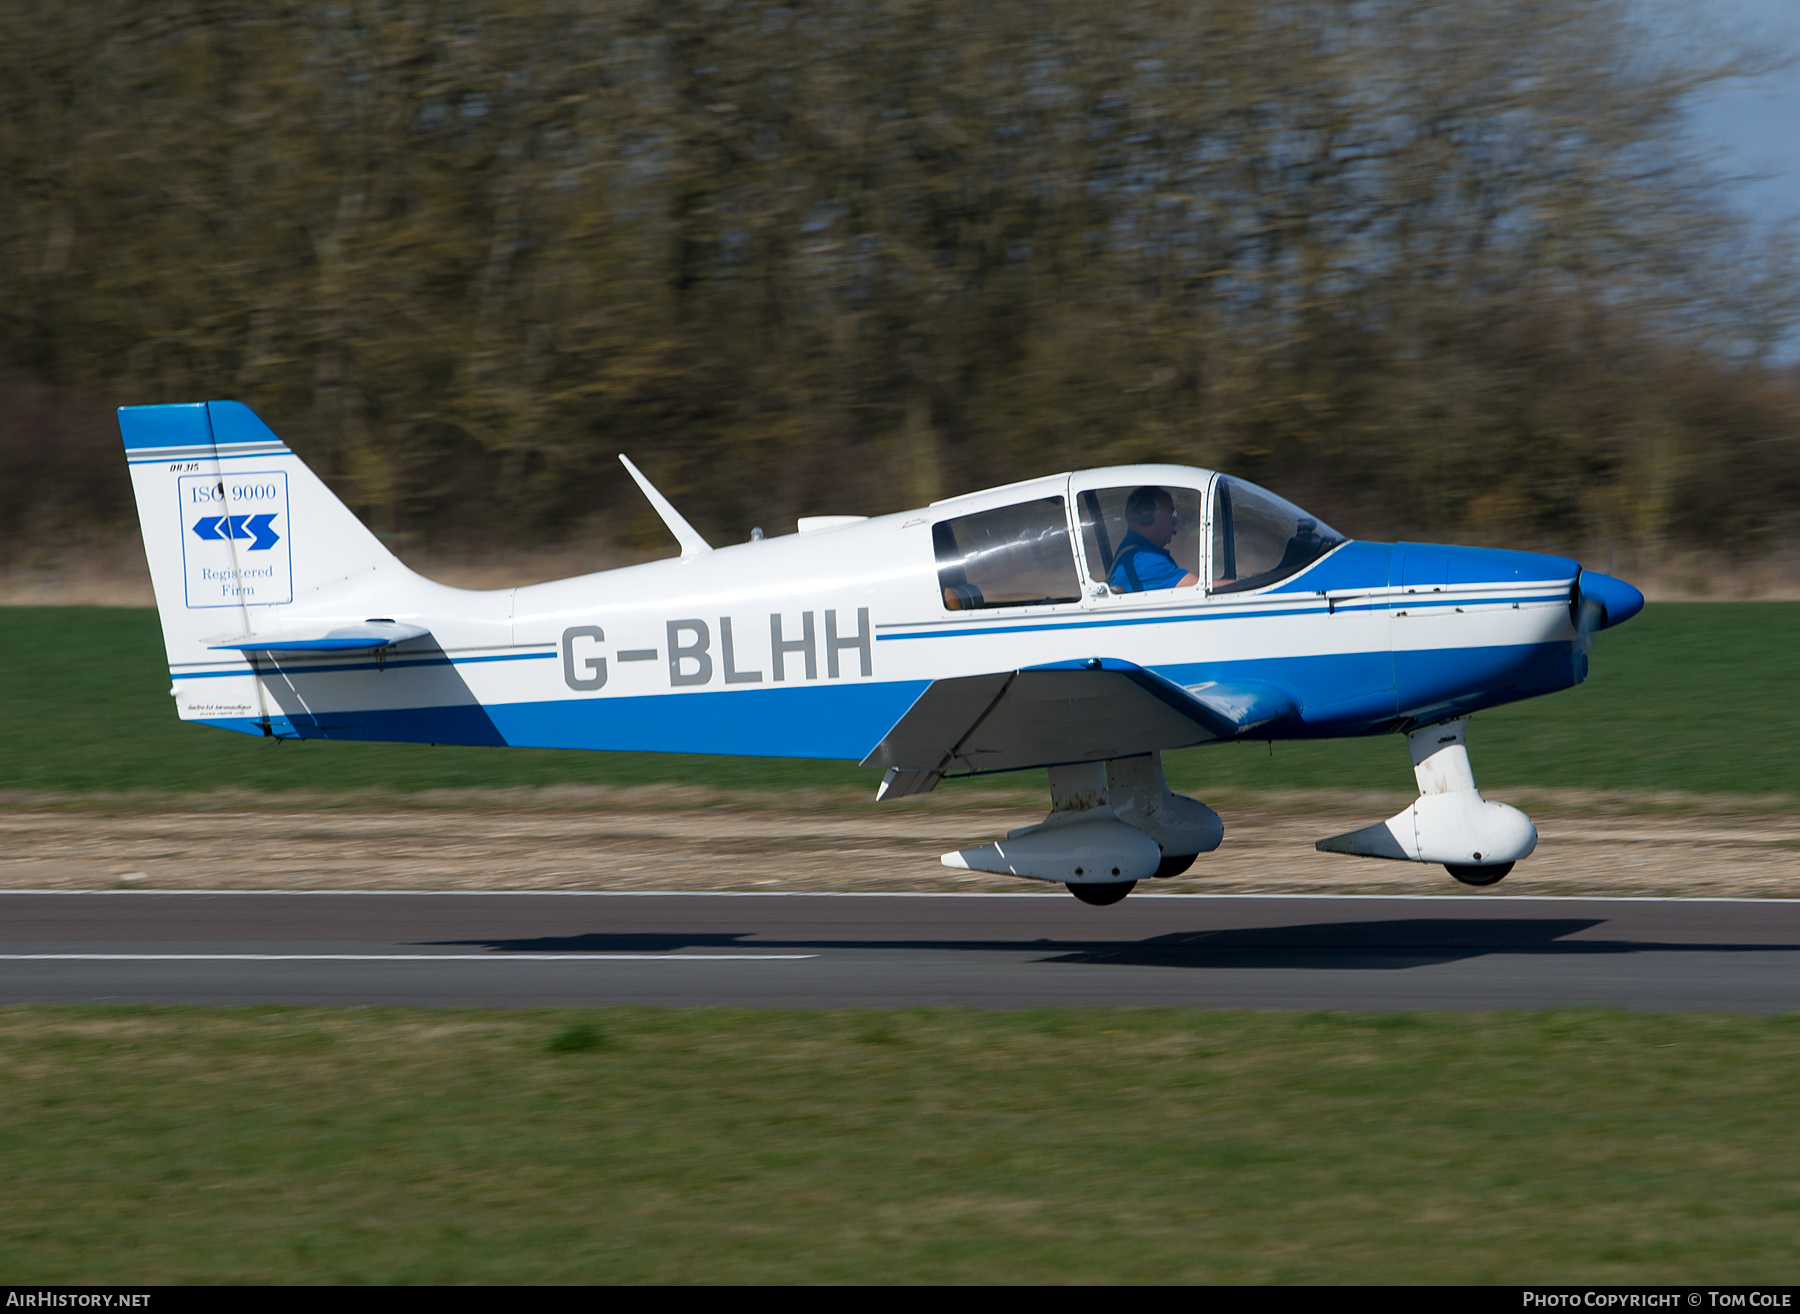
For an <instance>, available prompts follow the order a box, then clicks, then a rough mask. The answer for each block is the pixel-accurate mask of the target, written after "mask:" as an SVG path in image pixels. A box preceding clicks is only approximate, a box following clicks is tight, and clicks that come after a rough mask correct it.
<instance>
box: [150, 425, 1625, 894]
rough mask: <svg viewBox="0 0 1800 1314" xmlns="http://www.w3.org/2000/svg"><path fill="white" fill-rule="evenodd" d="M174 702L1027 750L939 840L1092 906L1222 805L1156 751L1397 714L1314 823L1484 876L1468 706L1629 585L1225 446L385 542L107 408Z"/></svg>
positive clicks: (1154, 863) (262, 432)
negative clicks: (553, 529) (460, 576)
mask: <svg viewBox="0 0 1800 1314" xmlns="http://www.w3.org/2000/svg"><path fill="white" fill-rule="evenodd" d="M119 427H120V430H121V432H122V434H123V436H124V439H125V448H126V454H127V456H128V458H129V461H130V465H131V474H132V483H133V487H134V489H135V492H136V495H137V505H138V516H139V519H140V521H141V523H142V527H143V533H144V547H145V552H146V555H147V556H148V558H149V564H150V572H151V577H152V580H153V582H154V584H155V589H156V601H157V608H158V610H159V612H160V613H161V618H162V628H163V637H164V640H165V642H166V644H167V647H168V659H169V673H170V676H171V677H172V684H173V687H172V688H171V689H170V693H171V695H172V696H173V697H174V699H175V704H176V707H177V709H178V710H179V713H180V715H181V718H182V719H183V720H185V721H197V722H199V723H201V724H203V725H210V726H217V727H219V728H220V729H224V730H235V731H238V732H240V733H243V734H249V735H260V736H267V737H272V738H275V739H364V740H387V741H401V742H413V743H431V744H490V745H497V746H498V745H515V746H530V747H536V748H586V749H609V750H621V749H625V750H652V751H658V752H676V753H727V754H740V755H746V756H760V757H803V758H843V759H850V760H853V761H857V762H860V763H862V764H863V765H865V766H870V767H879V768H882V769H883V771H884V774H883V776H882V780H881V784H880V787H879V790H878V792H877V794H876V797H877V798H878V799H892V798H901V797H905V796H907V795H911V794H920V793H924V792H926V791H928V790H930V789H932V788H934V787H935V786H936V785H937V784H938V782H939V781H940V780H943V779H945V778H946V777H953V776H968V775H975V774H978V773H979V774H986V773H991V772H997V771H1014V770H1020V769H1023V768H1027V767H1047V768H1048V769H1049V778H1050V796H1051V804H1050V813H1049V815H1048V816H1047V817H1046V818H1045V819H1044V821H1042V822H1041V823H1039V824H1038V825H1035V826H1029V827H1026V828H1024V829H1022V830H1017V831H1014V832H1012V833H1011V834H1009V835H1008V836H1007V837H1006V838H1005V839H1002V840H996V841H995V842H993V843H991V844H985V845H980V846H977V847H974V848H969V849H964V850H961V851H959V852H956V853H949V854H945V855H944V857H943V862H944V863H945V865H947V866H951V867H958V868H964V869H970V870H977V871H984V872H996V873H1004V874H1010V875H1014V876H1022V877H1029V878H1032V879H1035V880H1041V881H1051V882H1062V883H1064V884H1066V885H1067V886H1068V888H1069V890H1070V891H1071V892H1072V893H1074V894H1075V895H1076V896H1077V897H1078V898H1080V899H1082V900H1083V901H1085V902H1087V903H1091V904H1109V903H1113V902H1116V901H1117V900H1119V899H1121V898H1123V897H1124V896H1125V895H1126V894H1127V893H1128V892H1129V891H1130V890H1131V888H1132V886H1133V885H1134V884H1135V883H1136V882H1137V881H1139V880H1142V879H1145V878H1149V877H1157V876H1173V875H1175V874H1177V873H1179V872H1182V871H1185V870H1186V869H1187V868H1188V867H1189V866H1190V865H1191V864H1192V863H1193V862H1194V860H1195V858H1196V857H1197V856H1198V855H1200V854H1202V853H1208V852H1211V851H1212V850H1213V849H1215V848H1217V847H1218V845H1219V842H1220V839H1221V838H1222V836H1223V834H1224V827H1223V824H1222V823H1221V822H1220V820H1219V817H1218V815H1217V814H1216V813H1215V812H1214V811H1213V810H1212V809H1211V808H1209V807H1207V806H1206V805H1205V804H1203V803H1200V802H1197V801H1196V800H1194V799H1190V798H1184V797H1182V796H1180V795H1176V794H1172V793H1171V792H1170V790H1169V788H1168V785H1167V784H1166V782H1165V781H1164V778H1163V769H1162V753H1163V751H1164V750H1167V749H1174V748H1186V747H1189V746H1192V745H1198V744H1209V743H1223V742H1228V741H1231V740H1241V739H1251V740H1274V739H1284V740H1288V739H1327V738H1337V737H1344V736H1360V735H1376V734H1387V733H1390V732H1404V733H1405V735H1406V737H1407V743H1408V747H1409V748H1410V750H1411V755H1412V762H1413V769H1414V773H1415V777H1416V779H1417V782H1418V787H1419V797H1418V799H1417V800H1416V801H1415V802H1414V803H1413V804H1412V805H1411V806H1409V807H1408V808H1406V809H1405V810H1404V811H1403V812H1401V813H1399V814H1398V815H1397V816H1394V817H1391V818H1389V819H1388V820H1386V821H1383V822H1377V823H1375V824H1374V825H1371V826H1367V827H1365V828H1363V829H1361V830H1356V831H1352V832H1350V833H1348V834H1344V835H1338V836H1335V837H1333V838H1330V839H1324V840H1320V841H1319V843H1318V847H1319V848H1320V849H1323V850H1328V851H1331V852H1337V853H1348V854H1358V855H1362V856H1365V857H1374V858H1390V859H1399V860H1404V861H1410V862H1421V863H1441V864H1442V865H1443V866H1445V867H1446V868H1448V870H1449V872H1450V874H1451V875H1452V876H1454V877H1455V878H1456V879H1457V880H1460V881H1463V882H1465V883H1467V884H1470V885H1490V884H1492V883H1493V882H1495V881H1498V880H1499V879H1501V878H1502V877H1503V876H1505V875H1506V873H1507V872H1508V871H1509V870H1511V868H1512V866H1513V864H1514V863H1515V862H1516V861H1518V860H1519V859H1521V858H1524V857H1526V856H1527V855H1529V854H1530V853H1531V851H1532V850H1533V848H1534V847H1535V846H1536V844H1537V831H1536V828H1535V827H1534V826H1533V825H1532V823H1531V821H1530V819H1529V818H1527V817H1526V816H1525V815H1524V814H1522V813H1520V812H1518V811H1517V810H1515V809H1513V808H1511V807H1508V806H1507V805H1506V804H1504V803H1498V802H1494V801H1492V800H1489V799H1486V798H1483V797H1482V795H1481V793H1480V791H1479V790H1478V789H1477V788H1476V784H1475V777H1474V774H1473V772H1472V770H1471V768H1470V765H1469V755H1468V749H1467V747H1466V738H1465V730H1466V727H1467V723H1468V718H1469V716H1470V714H1471V713H1474V712H1478V711H1481V710H1483V709H1485V708H1489V707H1497V706H1500V705H1501V704H1504V703H1510V702H1516V701H1518V700H1519V699H1523V698H1531V697H1534V696H1536V695H1538V694H1546V693H1551V692H1554V691H1556V690H1559V689H1566V688H1569V687H1570V686H1572V685H1576V684H1579V683H1581V681H1582V680H1584V679H1585V678H1586V677H1587V669H1588V653H1589V648H1590V641H1591V637H1592V635H1593V633H1594V632H1595V631H1597V630H1600V629H1604V628H1605V627H1607V626H1610V625H1617V624H1619V623H1621V622H1623V621H1625V620H1628V619H1630V618H1631V617H1632V616H1633V615H1635V614H1636V613H1637V612H1638V611H1639V609H1640V608H1642V606H1643V604H1644V597H1643V594H1641V593H1640V592H1638V590H1637V589H1635V588H1633V587H1632V586H1631V585H1630V584H1627V583H1625V582H1624V581H1622V580H1618V579H1614V578H1612V577H1610V576H1608V575H1603V574H1598V573H1596V572H1594V571H1591V570H1583V569H1582V568H1581V566H1580V564H1579V563H1578V562H1575V561H1572V560H1569V559H1567V558H1564V557H1556V556H1544V555H1539V554H1536V553H1528V552H1510V551H1498V550H1490V549H1485V548H1470V547H1442V546H1433V545H1428V544H1419V543H1369V542H1363V541H1360V540H1356V539H1349V538H1345V537H1344V536H1343V535H1342V534H1339V533H1338V532H1337V531H1336V530H1334V529H1332V528H1331V527H1330V526H1328V525H1326V524H1325V523H1323V522H1322V521H1320V520H1319V519H1318V518H1317V517H1316V516H1311V515H1308V514H1307V513H1306V512H1304V511H1302V510H1300V509H1299V508H1298V507H1296V506H1294V505H1292V504H1291V503H1289V502H1286V501H1284V500H1283V499H1281V498H1280V497H1277V496H1275V495H1274V494H1272V493H1270V492H1268V491H1266V490H1264V489H1262V488H1259V487H1257V486H1256V485H1254V484H1250V483H1247V482H1245V481H1243V480H1241V479H1237V478H1235V477H1232V476H1228V475H1224V474H1219V473H1216V472H1213V471H1210V470H1200V469H1194V468H1191V467H1188V466H1179V465H1130V466H1115V467H1111V468H1107V469H1099V470H1078V471H1075V472H1074V473H1072V474H1058V475H1049V476H1046V477H1044V478H1041V479H1029V480H1025V481H1024V482H1021V483H1016V484H1008V485H1006V486H1004V487H1001V488H990V489H985V490H983V491H981V492H976V493H969V494H966V495H965V496H962V497H954V498H949V499H947V500H945V501H941V502H934V503H932V504H931V505H930V506H927V507H920V508H917V509H915V510H910V511H901V512H896V513H895V514H893V515H885V516H875V517H865V516H852V515H831V516H812V517H808V518H805V519H802V520H801V521H800V522H799V524H798V531H799V532H798V533H795V534H789V535H781V536H777V537H771V538H766V539H765V538H763V537H762V536H761V534H760V531H759V532H758V533H757V535H755V536H754V537H753V538H752V541H750V542H748V543H738V544H733V545H730V546H727V547H720V548H714V547H712V546H710V545H709V544H708V543H707V542H706V541H705V540H704V539H702V538H701V536H700V535H699V534H698V533H696V532H695V531H694V529H693V527H692V526H691V525H690V524H688V522H687V521H686V520H684V519H683V518H682V517H681V515H680V514H679V513H678V512H677V511H676V510H675V508H674V507H673V506H671V505H670V504H669V502H668V500H667V499H666V498H664V497H663V496H662V494H660V493H659V492H658V491H657V490H656V489H655V488H654V487H652V485H651V483H650V481H649V480H648V479H646V478H645V477H644V476H643V475H642V474H641V473H640V472H639V471H638V470H637V468H636V467H635V466H633V465H632V464H631V462H630V461H629V460H626V458H624V457H620V460H621V461H623V462H624V464H625V468H626V469H627V470H628V471H630V473H631V476H632V478H633V479H635V480H636V481H637V483H638V485H639V487H640V488H642V489H643V492H644V495H645V496H646V497H647V498H649V500H650V502H651V504H652V505H653V506H654V507H655V508H656V511H657V512H658V514H659V515H661V517H662V519H663V522H664V523H665V524H666V525H667V526H668V527H669V530H670V531H671V532H672V533H673V534H674V536H675V538H676V540H677V542H678V543H679V544H680V547H681V554H680V556H679V557H677V558H672V559H669V560H664V561H655V562H650V563H648V564H645V565H638V566H629V567H625V568H622V569H618V570H608V571H601V572H599V573H597V574H592V575H583V576H579V577H577V578H574V579H566V580H558V581H555V582H552V583H548V584H534V585H530V586H528V587H523V588H511V589H497V590H491V591H471V590H465V589H455V588H448V587H446V586H444V585H441V584H436V583H433V582H432V581H430V580H428V579H425V578H423V577H422V576H420V575H417V574H415V573H414V572H413V571H411V570H409V569H407V568H406V567H405V566H404V565H402V564H401V563H400V562H399V561H398V560H397V559H396V558H395V557H394V556H393V554H391V553H390V552H389V551H388V550H387V549H386V548H385V547H383V546H382V544H381V543H380V541H379V540H378V539H377V538H376V537H375V535H374V534H372V533H371V532H370V531H369V530H368V529H367V528H366V527H365V526H364V525H363V524H362V523H361V522H359V521H358V520H357V519H356V517H355V516H354V515H352V514H351V512H350V510H349V509H348V508H347V507H345V506H344V504H343V503H342V502H340V501H339V500H338V499H337V497H335V496H334V495H333V494H332V493H331V491H330V490H329V489H328V488H327V487H326V486H325V484H324V483H323V482H321V481H320V480H319V478H318V477H317V476H316V475H314V474H313V472H312V471H311V470H309V469H308V468H307V467H306V466H305V465H304V464H303V463H302V462H301V461H300V459H299V458H298V457H296V456H295V455H294V453H293V452H291V451H290V450H288V448H287V446H286V445H285V444H284V443H283V442H282V441H281V439H279V438H277V437H276V436H275V434H274V433H272V432H271V431H270V430H269V428H268V427H267V426H266V425H264V424H263V422H262V421H261V420H260V419H258V418H257V416H256V415H255V414H254V413H253V412H252V411H251V410H250V409H249V408H248V407H246V406H244V405H242V404H240V403H238V402H195V403H191V404H185V405H170V406H131V407H124V408H122V409H121V410H120V412H119Z"/></svg>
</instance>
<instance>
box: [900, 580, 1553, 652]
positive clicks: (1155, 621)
mask: <svg viewBox="0 0 1800 1314" xmlns="http://www.w3.org/2000/svg"><path fill="white" fill-rule="evenodd" d="M1289 596H1290V597H1291V596H1292V595H1289ZM1568 597H1569V595H1568V593H1567V592H1566V591H1564V592H1558V593H1539V594H1531V595H1529V596H1526V597H1517V598H1515V597H1500V598H1497V597H1492V596H1489V595H1486V594H1481V595H1475V594H1471V593H1459V594H1455V595H1448V594H1446V595H1442V596H1440V595H1438V594H1432V595H1431V596H1429V597H1423V596H1418V595H1414V594H1410V593H1409V594H1394V595H1392V596H1391V597H1388V598H1386V599H1383V600H1382V601H1379V602H1354V603H1345V604H1343V605H1342V606H1324V607H1321V606H1310V607H1293V606H1288V607H1259V608H1257V609H1256V610H1254V611H1239V610H1235V609H1234V610H1231V611H1214V612H1191V611H1189V612H1178V613H1175V614H1173V615H1161V616H1116V617H1108V618H1107V619H1105V620H1068V621H1062V620H1046V621H1044V622H1043V623H1041V624H1034V625H980V626H973V627H970V628H966V629H954V630H915V631H913V632H911V633H908V634H877V635H876V636H875V639H876V642H878V643H885V642H887V641H889V640H892V639H962V638H968V637H970V636H972V635H979V634H1034V633H1038V632H1041V631H1044V630H1104V629H1116V628H1119V627H1121V626H1127V625H1180V624H1185V623H1187V622H1189V621H1222V620H1251V619H1256V620H1264V619H1267V620H1275V619H1285V618H1287V617H1289V616H1323V615H1326V614H1327V613H1336V612H1345V611H1390V610H1393V611H1411V610H1415V609H1423V608H1426V607H1468V606H1493V607H1504V606H1511V605H1516V604H1518V603H1524V602H1567V601H1568ZM1282 601H1284V602H1285V601H1287V598H1285V597H1284V598H1283V599H1282Z"/></svg>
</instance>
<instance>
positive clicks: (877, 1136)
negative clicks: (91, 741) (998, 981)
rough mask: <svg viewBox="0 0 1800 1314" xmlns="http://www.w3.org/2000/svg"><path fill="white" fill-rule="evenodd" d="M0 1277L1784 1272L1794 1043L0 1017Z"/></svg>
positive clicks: (1260, 1031)
mask: <svg viewBox="0 0 1800 1314" xmlns="http://www.w3.org/2000/svg"><path fill="white" fill-rule="evenodd" d="M0 1072H3V1076H0V1109H3V1110H4V1113H3V1114H0V1155H3V1157H4V1161H5V1163H6V1165H7V1179H8V1181H7V1185H8V1189H7V1191H6V1192H5V1193H4V1196H3V1197H0V1270H3V1271H4V1272H5V1273H6V1274H7V1275H8V1280H9V1281H11V1282H15V1283H133V1284H148V1283H187V1282H243V1283H251V1282H259V1283H261V1282H341V1283H347V1282H397V1283H421V1282H428V1283H440V1282H486V1283H513V1282H563V1283H566V1282H734V1281H744V1282H821V1281H852V1282H865V1283H893V1282H958V1281H984V1282H1101V1281H1106V1282H1121V1281H1138V1282H1347V1283H1348V1282H1357V1283H1360V1282H1444V1283H1528V1282H1529V1283H1548V1282H1566V1283H1573V1282H1581V1283H1606V1282H1630V1283H1655V1282H1697V1281H1704V1282H1717V1283H1734V1282H1735V1283H1750V1282H1770V1281H1789V1280H1791V1278H1792V1274H1793V1271H1794V1266H1795V1263H1796V1261H1797V1260H1800V1133H1796V1131H1795V1127H1794V1122H1793V1116H1792V1092H1793V1089H1794V1086H1795V1083H1796V1081H1797V1080H1800V1020H1796V1019H1794V1018H1778V1019H1767V1018H1764V1019H1755V1018H1719V1017H1699V1016H1684V1017H1658V1016H1645V1015H1634V1014H1623V1013H1609V1012H1579V1011H1578V1012H1555V1013H1542V1014H1529V1015H1527V1014H1512V1015H1509V1014H1493V1015H1486V1016H1456V1017H1452V1016H1447V1015H1418V1014H1399V1015H1388V1016H1380V1017H1356V1016H1345V1015H1321V1014H1256V1013H1203V1012H1195V1011H1186V1010H1168V1009H1165V1010H1129V1011H1108V1010H1064V1011H1055V1012H1035V1013H1011V1014H980V1013H968V1012H957V1011H914V1012H903V1013H887V1014H875V1013H856V1012H839V1013H830V1012H749V1011H730V1010H717V1009H698V1010H654V1009H620V1010H606V1011H599V1012H586V1013H576V1012H568V1013H548V1012H546V1013H525V1012H504V1013H503V1012H485V1013H477V1012H452V1011H410V1010H389V1009H383V1010H324V1009H253V1010H252V1009H240V1010H201V1009H114V1010H102V1009H11V1010H4V1011H0Z"/></svg>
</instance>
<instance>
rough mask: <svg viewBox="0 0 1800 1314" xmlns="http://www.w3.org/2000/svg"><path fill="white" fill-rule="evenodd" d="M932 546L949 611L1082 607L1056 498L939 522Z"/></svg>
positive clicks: (1066, 520) (1064, 522)
mask: <svg viewBox="0 0 1800 1314" xmlns="http://www.w3.org/2000/svg"><path fill="white" fill-rule="evenodd" d="M931 542H932V547H933V548H934V549H935V551H936V554H937V563H938V585H939V587H940V588H941V589H942V590H943V594H944V606H945V608H947V609H948V610H950V611H980V610H985V609H987V608H990V607H1027V606H1031V605H1033V604H1038V603H1048V602H1079V601H1081V588H1080V581H1079V579H1078V577H1077V576H1076V574H1075V554H1074V551H1073V550H1072V548H1071V545H1070V543H1069V518H1068V513H1067V511H1066V510H1065V509H1064V506H1063V500H1062V498H1060V497H1042V498H1038V499H1037V500H1036V501H1032V502H1020V503H1018V504H1016V505H1014V506H1003V507H997V508H995V509H994V510H992V511H978V512H976V513H975V514H974V515H972V516H958V517H956V519H954V520H940V521H938V523H937V524H935V525H933V526H932V527H931Z"/></svg>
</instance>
